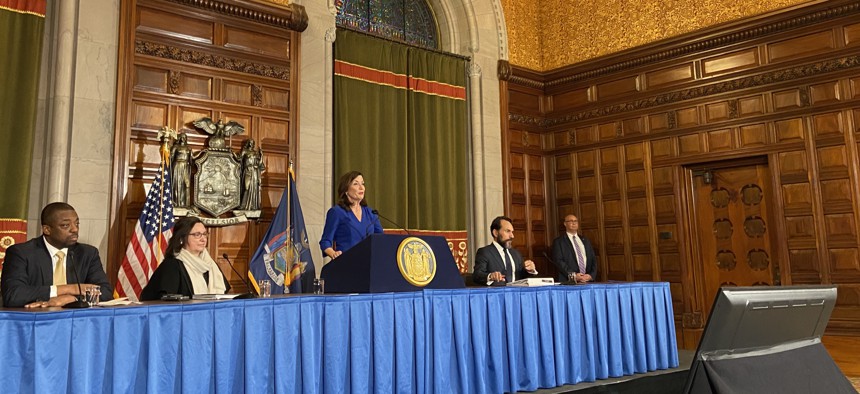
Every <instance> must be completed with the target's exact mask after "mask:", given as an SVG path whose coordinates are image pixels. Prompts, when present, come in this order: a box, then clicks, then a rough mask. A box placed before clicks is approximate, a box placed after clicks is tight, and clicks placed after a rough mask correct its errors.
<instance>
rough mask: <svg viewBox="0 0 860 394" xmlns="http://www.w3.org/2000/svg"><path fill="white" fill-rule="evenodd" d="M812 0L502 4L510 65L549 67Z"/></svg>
mask: <svg viewBox="0 0 860 394" xmlns="http://www.w3.org/2000/svg"><path fill="white" fill-rule="evenodd" d="M808 2H810V0H738V1H726V0H641V1H634V0H581V1H570V0H502V7H503V9H504V13H505V24H506V26H507V30H508V48H509V49H508V50H509V60H510V62H511V64H514V65H517V66H521V67H525V68H528V69H531V70H535V71H548V70H554V69H557V68H560V67H564V66H568V65H571V64H574V63H579V62H582V61H585V60H589V59H594V58H597V57H600V56H604V55H608V54H611V53H615V52H619V51H623V50H625V49H630V48H634V47H638V46H641V45H645V44H649V43H652V42H656V41H659V40H663V39H666V38H671V37H676V36H679V35H682V34H685V33H689V32H692V31H696V30H699V29H703V28H706V27H710V26H714V25H717V24H720V23H725V22H729V21H734V20H738V19H742V18H746V17H750V16H755V15H760V14H764V13H767V12H770V11H775V10H778V9H781V8H785V7H789V6H793V5H797V4H803V3H808ZM536 43H537V45H536Z"/></svg>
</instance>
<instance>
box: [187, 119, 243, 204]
mask: <svg viewBox="0 0 860 394" xmlns="http://www.w3.org/2000/svg"><path fill="white" fill-rule="evenodd" d="M194 125H195V126H197V127H198V128H200V129H201V130H203V131H205V132H207V133H209V134H212V136H211V137H209V141H208V148H206V149H204V150H202V151H201V152H199V153H197V154H196V155H195V156H194V164H195V166H196V167H197V177H196V179H195V182H194V186H195V189H196V193H194V205H195V206H197V207H198V208H200V209H202V210H203V211H205V212H207V213H209V214H210V215H212V216H214V217H218V216H220V215H221V214H223V213H225V212H228V211H230V210H232V209H235V208H236V207H238V206H239V203H240V202H241V191H242V188H241V185H242V181H241V179H242V164H241V163H240V162H239V159H238V158H237V157H236V156H235V154H233V152H232V151H231V150H230V148H229V147H227V144H226V142H225V141H224V139H225V138H226V137H231V136H233V135H235V134H241V133H242V132H244V131H245V128H244V127H242V126H241V125H240V124H238V123H236V122H233V121H230V122H227V123H224V121H222V120H219V121H218V122H213V121H212V119H210V118H202V119H200V120H197V121H195V122H194Z"/></svg>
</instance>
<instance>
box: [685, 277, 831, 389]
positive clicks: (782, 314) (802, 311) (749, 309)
mask: <svg viewBox="0 0 860 394" xmlns="http://www.w3.org/2000/svg"><path fill="white" fill-rule="evenodd" d="M835 305H836V286H828V285H820V286H781V287H765V286H757V287H723V288H721V289H720V291H719V292H718V293H717V296H716V298H715V299H714V305H713V307H712V308H711V314H710V316H709V317H708V323H707V325H706V326H705V330H704V332H703V333H702V339H701V341H699V347H698V349H697V350H696V356H695V358H694V359H693V365H692V366H691V367H690V374H689V375H688V378H687V385H686V389H685V390H684V392H688V393H689V392H699V391H700V390H696V386H697V383H696V381H697V380H698V381H699V383H701V382H702V380H704V379H706V377H704V376H703V375H704V372H703V366H702V360H703V357H702V355H703V354H713V353H722V354H731V353H733V352H739V351H748V350H752V349H766V348H770V347H773V346H777V345H780V344H785V343H788V342H794V341H800V340H804V339H813V338H814V339H820V338H821V336H822V335H823V334H824V329H825V327H826V326H827V322H828V320H830V314H831V312H833V307H834V306H835Z"/></svg>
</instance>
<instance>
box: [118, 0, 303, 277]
mask: <svg viewBox="0 0 860 394" xmlns="http://www.w3.org/2000/svg"><path fill="white" fill-rule="evenodd" d="M306 26H307V15H306V14H305V12H304V8H303V7H302V6H300V5H295V4H294V5H290V6H287V7H276V6H273V5H268V4H266V3H262V2H255V1H247V0H234V1H230V2H226V1H218V0H207V1H202V0H136V1H123V2H122V7H121V24H120V36H121V41H120V51H119V52H120V59H119V70H120V71H119V76H118V80H119V81H120V83H119V84H118V88H117V90H118V91H117V125H116V132H115V137H114V138H115V139H114V141H115V154H116V160H115V161H114V163H115V166H114V181H113V184H114V186H115V190H116V193H115V195H114V196H113V197H112V201H111V206H112V210H111V212H112V217H111V222H112V225H111V230H112V231H111V237H110V240H109V250H108V253H109V258H108V259H107V264H108V267H107V271H108V274H109V275H110V276H111V280H115V278H116V272H117V270H118V267H119V264H120V262H121V261H122V255H123V254H124V253H125V250H126V245H127V243H128V241H129V239H130V236H131V234H132V232H133V229H134V226H135V224H136V222H137V217H138V216H139V215H140V212H141V210H142V208H143V200H144V198H145V194H146V190H147V189H148V188H149V186H150V184H151V182H152V179H153V178H154V176H155V172H156V171H157V168H158V164H159V160H160V157H159V153H158V145H159V142H158V140H157V137H156V135H157V132H158V130H159V129H161V128H162V127H165V126H167V127H171V128H173V129H175V130H177V131H179V132H186V133H187V134H188V144H189V145H190V146H191V147H192V149H193V150H195V151H196V150H200V149H202V148H203V147H204V146H205V141H206V137H207V135H205V134H203V133H201V132H199V131H198V130H196V129H195V128H194V127H193V126H192V122H193V121H194V120H197V119H200V118H202V117H210V118H213V119H223V120H224V121H230V120H235V121H237V122H239V123H240V124H242V125H243V126H245V133H244V135H240V136H238V137H236V138H233V139H232V140H231V141H229V143H230V146H231V147H232V148H233V149H234V150H236V151H238V150H239V149H240V148H241V143H242V140H244V139H245V138H253V139H254V140H256V141H257V144H258V146H260V147H261V148H262V149H263V150H264V152H265V156H264V159H265V164H266V167H267V170H266V172H265V173H264V174H263V177H262V210H263V218H262V219H260V220H259V221H256V222H253V221H252V222H248V223H244V224H240V225H234V226H230V227H221V228H213V229H211V230H210V233H211V234H212V235H211V236H210V238H209V240H210V246H209V248H210V252H211V253H212V255H213V256H220V255H221V254H222V253H227V254H228V255H230V257H231V259H232V260H233V262H234V263H235V265H236V268H237V269H238V270H239V271H240V272H244V271H247V267H248V260H249V259H250V258H251V255H252V254H253V253H254V252H255V251H256V248H257V246H258V245H259V242H260V239H261V237H262V235H263V234H264V233H265V231H266V229H267V228H268V225H269V222H270V220H271V217H272V215H273V214H274V210H275V206H276V205H277V204H278V202H279V199H280V196H281V194H282V192H283V190H284V187H285V186H286V184H287V183H286V180H287V172H288V162H289V158H290V157H294V153H295V152H296V151H297V150H296V149H297V148H296V146H294V145H292V144H291V141H295V140H296V138H295V136H296V133H297V130H295V128H294V127H293V126H292V125H293V124H295V119H296V116H297V115H296V108H297V105H298V104H297V103H298V100H297V99H298V94H292V93H293V90H292V87H293V86H297V81H298V74H297V73H296V72H293V65H294V64H296V63H294V62H296V61H297V60H298V57H297V55H298V44H299V33H300V32H301V31H302V30H304V28H305V27H306ZM296 167H297V168H298V167H300V166H299V165H298V163H296ZM220 260H221V259H217V261H218V263H219V264H220V265H221V266H222V271H224V273H225V275H226V276H227V278H228V280H229V281H230V284H231V286H232V287H233V290H234V291H236V292H244V291H246V289H245V288H244V287H245V286H244V285H243V284H242V280H241V279H240V278H239V277H238V276H236V274H234V273H233V271H232V270H230V269H229V267H227V266H226V262H222V261H220Z"/></svg>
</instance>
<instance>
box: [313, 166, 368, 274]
mask: <svg viewBox="0 0 860 394" xmlns="http://www.w3.org/2000/svg"><path fill="white" fill-rule="evenodd" d="M364 192H365V189H364V176H362V175H361V173H360V172H358V171H350V172H347V173H346V174H343V176H341V177H340V180H339V181H338V182H337V205H335V206H333V207H331V208H329V210H328V212H327V213H326V215H325V227H324V228H323V233H322V239H321V240H320V248H321V249H322V251H323V254H324V255H326V256H328V257H330V258H332V259H334V258H337V256H340V255H341V253H343V252H346V251H347V250H349V248H351V247H353V246H355V245H356V244H358V243H359V242H361V240H363V239H365V238H367V237H368V236H370V234H375V233H382V224H381V223H379V217H377V216H376V215H375V214H374V213H373V209H372V208H370V207H368V206H367V201H365V199H364Z"/></svg>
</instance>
